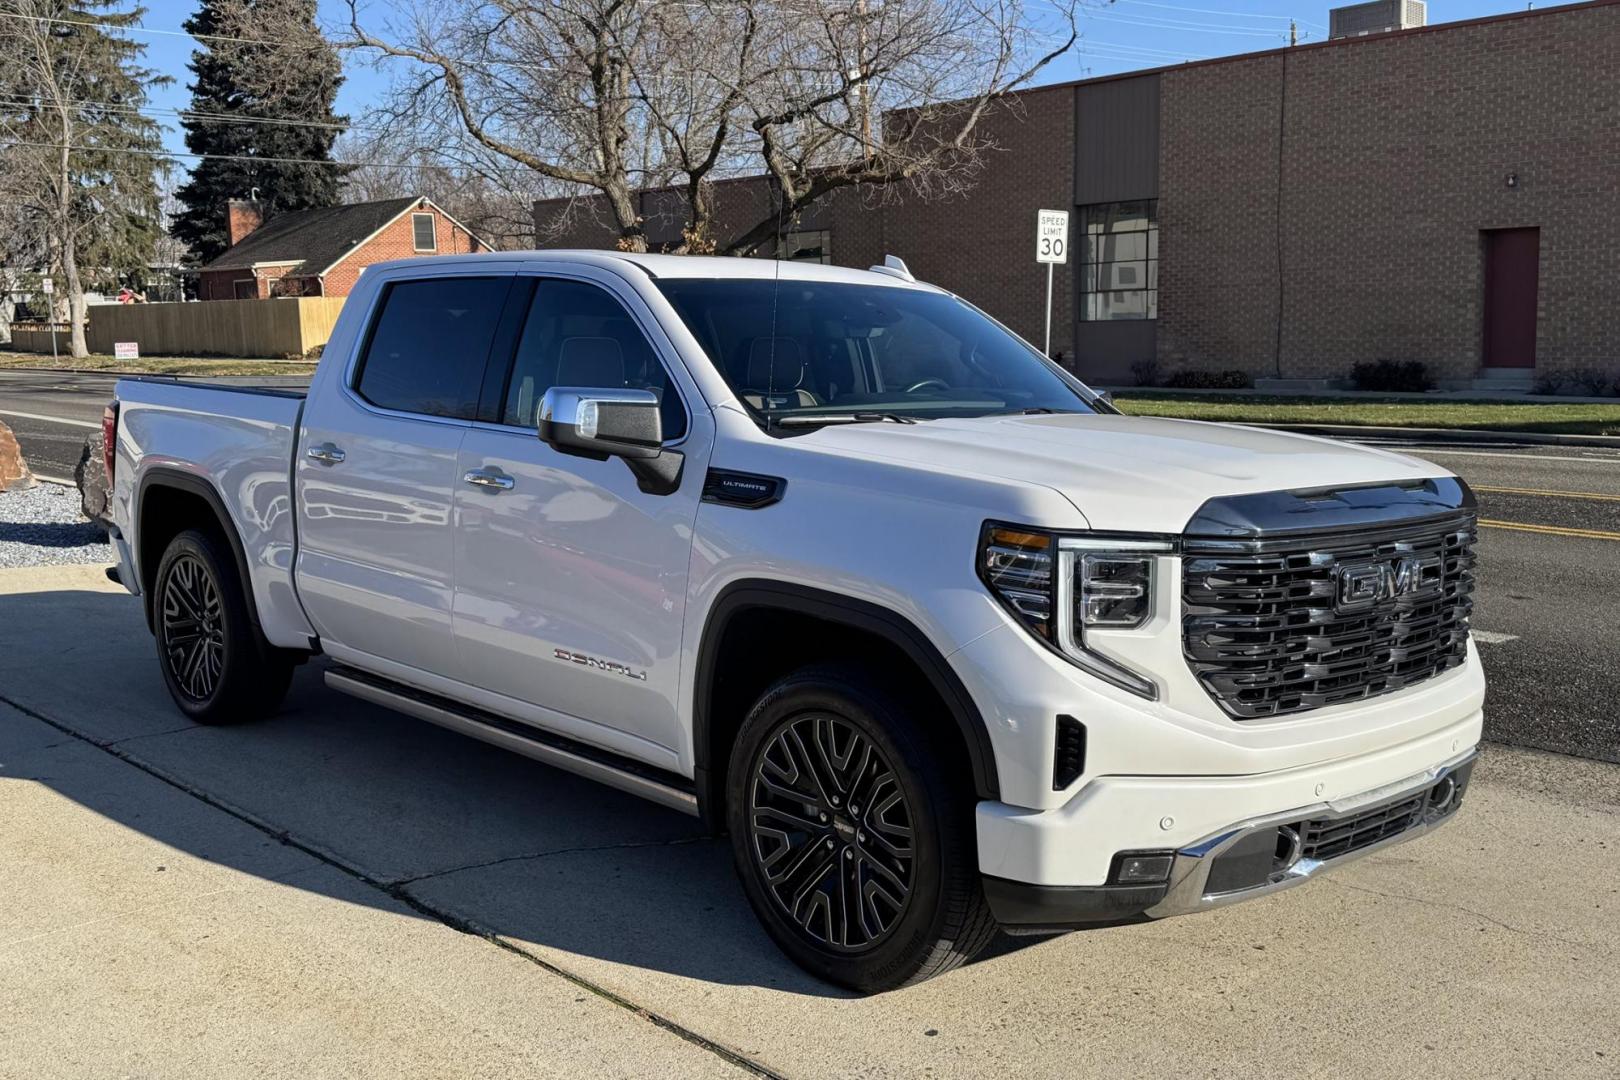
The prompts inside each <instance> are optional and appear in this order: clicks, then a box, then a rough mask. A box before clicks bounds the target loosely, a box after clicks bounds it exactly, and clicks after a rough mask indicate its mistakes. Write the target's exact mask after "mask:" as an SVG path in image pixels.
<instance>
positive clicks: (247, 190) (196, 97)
mask: <svg viewBox="0 0 1620 1080" xmlns="http://www.w3.org/2000/svg"><path fill="white" fill-rule="evenodd" d="M315 6H316V0H203V2H202V5H201V8H200V9H199V10H198V12H197V13H196V14H195V15H193V16H192V17H191V18H190V19H188V20H187V21H186V23H185V29H186V31H187V32H188V33H190V34H192V35H194V36H196V37H197V39H198V44H199V48H198V49H197V51H196V52H194V53H192V58H191V65H190V67H191V71H192V73H193V75H195V76H196V78H195V81H193V83H192V84H191V94H192V97H191V111H190V113H189V114H188V116H187V117H186V118H185V119H184V120H183V121H182V126H183V127H184V128H185V131H186V148H187V149H188V150H190V151H191V152H192V153H194V154H208V155H220V156H218V157H205V158H202V159H199V160H198V162H197V164H196V166H195V167H194V168H193V170H192V173H191V179H190V180H189V181H188V182H187V183H186V184H185V185H184V186H182V187H181V188H180V190H179V192H178V193H177V194H178V197H179V200H180V203H181V205H182V206H183V207H184V209H183V210H182V211H181V212H180V213H179V214H178V215H177V216H176V217H175V220H174V223H173V226H172V228H173V232H174V235H175V236H176V237H177V238H178V239H180V240H182V241H183V242H185V243H186V244H187V245H188V246H189V247H190V257H191V260H192V261H193V262H194V263H197V264H202V263H207V262H210V261H211V260H213V259H215V258H217V257H218V256H219V255H220V254H221V253H222V252H223V251H224V250H225V249H226V248H227V247H229V246H230V243H229V237H228V234H227V232H226V226H225V211H226V203H227V202H228V201H229V200H231V199H245V198H248V197H249V196H250V195H251V194H253V193H254V192H255V190H256V191H257V196H258V199H259V201H260V203H261V204H262V206H263V212H264V215H265V218H266V219H268V218H270V217H272V216H274V215H275V214H278V213H284V212H286V211H289V210H305V209H309V208H312V207H321V206H332V205H335V204H336V203H337V202H338V201H339V197H340V187H341V181H342V178H343V174H344V171H345V170H344V169H342V168H341V167H338V166H334V165H326V164H318V163H319V162H329V161H331V159H332V156H331V151H332V143H333V141H334V140H335V139H336V138H337V137H338V135H339V134H341V133H342V131H343V128H344V125H345V124H346V123H347V120H346V118H345V117H342V116H339V115H337V114H336V113H334V112H333V108H332V107H333V103H334V102H335V101H336V99H337V92H338V87H339V86H341V85H342V83H343V75H342V64H341V63H340V61H339V60H338V56H337V52H336V50H334V49H333V48H332V45H331V43H330V42H328V41H327V40H326V38H325V37H324V36H323V35H322V34H321V31H320V29H319V27H317V26H316V24H315ZM228 39H234V40H228ZM253 121H261V122H257V123H255V122H253ZM249 159H253V160H249Z"/></svg>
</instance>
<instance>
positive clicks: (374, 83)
mask: <svg viewBox="0 0 1620 1080" xmlns="http://www.w3.org/2000/svg"><path fill="white" fill-rule="evenodd" d="M1026 3H1027V4H1028V5H1029V9H1030V12H1031V14H1032V16H1034V17H1035V18H1036V20H1037V21H1038V22H1041V23H1051V24H1052V25H1053V26H1054V28H1055V22H1054V21H1053V19H1052V17H1051V16H1043V15H1042V10H1043V8H1045V7H1047V6H1048V4H1047V0H1026ZM147 5H148V8H149V10H148V12H147V15H146V19H145V22H144V24H143V25H144V26H145V27H147V28H148V30H149V31H150V32H148V33H136V34H134V36H137V37H139V38H141V39H142V40H144V41H145V42H146V43H147V46H148V48H147V60H148V62H149V63H150V64H151V66H152V67H153V68H156V69H157V70H160V71H163V72H166V73H167V74H170V75H172V76H174V78H175V83H174V85H173V86H170V87H168V88H166V89H163V90H160V91H158V92H157V93H155V94H154V95H153V101H152V105H153V106H154V108H155V109H156V110H173V109H181V108H184V107H185V106H186V104H187V102H188V100H189V91H188V90H187V87H186V84H187V81H188V79H189V78H190V72H188V71H187V70H186V62H187V60H188V58H189V57H190V55H191V50H192V48H193V47H194V46H195V42H193V41H192V40H191V38H190V37H188V36H186V35H185V34H184V33H183V32H181V30H180V26H181V23H183V22H185V20H186V18H187V16H189V15H190V13H191V12H192V11H193V10H194V9H195V8H196V4H195V3H194V2H193V0H147ZM1329 6H1330V5H1329V4H1328V3H1325V2H1321V0H1312V2H1304V0H1111V2H1109V0H1085V7H1084V9H1083V14H1082V20H1081V35H1082V37H1081V43H1080V47H1079V50H1078V51H1077V52H1075V53H1074V54H1072V55H1070V56H1068V57H1065V58H1063V59H1062V60H1061V61H1059V62H1058V63H1056V64H1054V65H1053V66H1052V67H1050V68H1048V69H1047V74H1046V76H1045V77H1044V78H1043V79H1042V80H1041V81H1042V82H1063V81H1066V80H1069V79H1080V78H1089V77H1091V76H1095V75H1110V74H1115V73H1117V72H1121V71H1132V70H1135V69H1138V68H1151V67H1161V66H1163V65H1166V64H1176V63H1180V62H1182V61H1184V60H1197V59H1203V58H1205V57H1213V56H1230V55H1233V54H1236V53H1245V52H1258V51H1260V50H1263V49H1272V48H1276V47H1278V46H1281V45H1284V44H1286V43H1287V41H1288V23H1289V20H1290V19H1294V20H1296V21H1297V23H1298V27H1299V34H1300V40H1301V41H1307V42H1308V41H1321V40H1324V39H1325V38H1326V37H1327V21H1328V16H1327V12H1328V8H1329ZM1543 6H1549V7H1550V6H1553V5H1551V4H1545V5H1543ZM391 7H393V0H369V3H367V4H365V5H363V7H362V11H363V12H365V13H366V20H367V24H368V25H380V24H381V23H382V22H383V21H384V20H385V19H386V17H387V15H388V14H389V9H390V8H391ZM1524 8H1525V0H1430V2H1429V22H1430V23H1438V22H1456V21H1457V20H1460V19H1473V18H1478V17H1480V16H1484V15H1499V14H1503V13H1505V12H1509V11H1522V10H1524ZM347 10H348V9H347V5H346V4H345V3H343V2H342V0H321V14H322V16H323V18H325V19H328V20H338V19H341V18H346V16H347ZM347 76H348V81H347V83H345V85H344V87H343V90H342V92H341V94H340V95H339V97H338V107H339V109H340V111H343V112H345V113H347V114H348V115H349V116H350V117H351V118H353V119H356V120H358V119H359V118H360V117H361V116H362V115H363V114H364V112H365V110H366V107H367V105H368V104H369V103H370V102H371V101H372V100H373V99H375V98H376V96H377V95H378V94H379V93H380V92H381V90H382V88H383V87H384V86H385V85H386V83H385V76H383V75H382V74H380V73H378V72H376V71H373V70H370V69H369V68H366V67H359V66H354V67H351V69H350V70H349V71H348V72H347ZM157 119H158V120H159V121H160V122H162V123H164V124H165V126H166V128H167V134H166V138H165V143H166V145H167V146H168V147H169V148H170V149H172V150H183V149H185V144H184V142H183V140H182V139H181V133H180V129H179V125H178V124H177V123H176V122H175V118H174V117H173V116H172V115H170V114H162V113H160V114H159V115H158V117H157ZM181 165H182V167H184V166H185V165H186V159H181Z"/></svg>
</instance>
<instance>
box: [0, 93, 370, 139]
mask: <svg viewBox="0 0 1620 1080" xmlns="http://www.w3.org/2000/svg"><path fill="white" fill-rule="evenodd" d="M38 104H40V103H39V102H38V101H37V100H31V99H28V98H10V99H0V105H11V106H31V105H38ZM63 104H65V105H66V106H67V107H69V108H73V109H85V110H93V109H105V110H107V111H109V112H121V113H135V114H137V115H141V116H145V115H147V114H148V113H153V114H158V115H161V116H163V117H169V116H173V117H178V118H179V119H181V120H190V119H196V120H206V121H210V122H218V123H222V124H269V125H273V126H282V127H305V128H323V129H328V130H333V131H340V132H341V131H381V130H382V129H381V128H377V127H368V126H366V125H363V124H337V123H331V122H329V121H325V120H297V119H293V118H291V117H274V116H243V115H240V114H237V113H221V112H207V111H203V110H198V109H174V108H170V107H168V106H165V105H121V104H118V103H116V102H102V101H68V102H64V103H63ZM148 118H149V119H156V118H157V116H151V117H148Z"/></svg>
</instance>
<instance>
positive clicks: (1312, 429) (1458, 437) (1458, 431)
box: [1233, 421, 1620, 450]
mask: <svg viewBox="0 0 1620 1080" xmlns="http://www.w3.org/2000/svg"><path fill="white" fill-rule="evenodd" d="M1233 422H1236V421H1233ZM1242 426H1243V427H1257V428H1275V429H1277V430H1279V431H1297V432H1300V433H1301V434H1304V435H1323V436H1326V437H1327V438H1330V439H1354V438H1357V437H1361V436H1367V435H1377V436H1379V437H1381V438H1397V439H1405V440H1407V441H1408V442H1425V441H1426V442H1498V443H1518V444H1521V445H1527V446H1586V447H1592V448H1596V449H1615V450H1620V436H1616V435H1557V434H1548V433H1545V432H1540V431H1489V430H1481V429H1479V428H1420V427H1379V426H1375V425H1372V424H1361V425H1348V424H1347V425H1336V424H1264V423H1244V424H1242Z"/></svg>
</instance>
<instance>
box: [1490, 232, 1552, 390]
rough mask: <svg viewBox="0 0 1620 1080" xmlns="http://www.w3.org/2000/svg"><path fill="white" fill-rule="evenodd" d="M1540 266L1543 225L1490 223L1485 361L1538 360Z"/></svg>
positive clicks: (1523, 363)
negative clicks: (1505, 226) (1526, 226)
mask: <svg viewBox="0 0 1620 1080" xmlns="http://www.w3.org/2000/svg"><path fill="white" fill-rule="evenodd" d="M1540 267H1541V230H1540V229H1492V230H1491V231H1489V232H1487V233H1485V332H1484V360H1485V366H1486V367H1488V368H1533V367H1535V366H1536V289H1537V284H1538V282H1539V280H1540V273H1541V270H1540Z"/></svg>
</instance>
